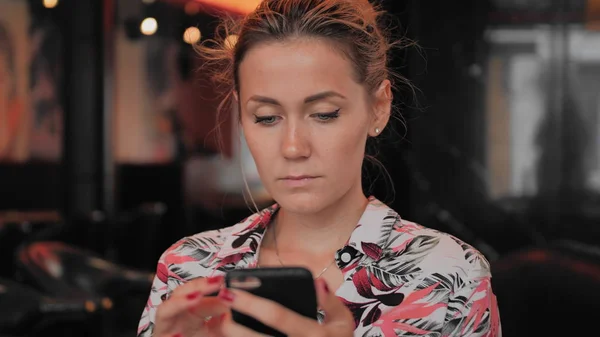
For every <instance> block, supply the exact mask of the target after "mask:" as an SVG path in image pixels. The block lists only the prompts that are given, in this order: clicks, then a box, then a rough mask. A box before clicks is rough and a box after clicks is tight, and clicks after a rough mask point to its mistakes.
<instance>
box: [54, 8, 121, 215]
mask: <svg viewBox="0 0 600 337" xmlns="http://www.w3.org/2000/svg"><path fill="white" fill-rule="evenodd" d="M112 3H113V1H112V0H86V1H81V0H66V1H64V2H63V3H61V5H62V6H65V11H66V12H67V13H68V14H67V15H66V16H67V17H68V18H69V20H68V22H66V23H64V24H65V26H66V27H65V28H66V29H65V32H66V33H67V36H66V40H67V50H66V51H65V52H66V65H65V68H66V69H65V71H66V74H67V76H66V93H67V94H66V97H65V98H66V101H65V104H66V107H65V144H64V149H65V152H64V153H65V158H64V159H65V161H64V164H65V170H64V172H65V194H66V195H65V201H66V202H65V209H64V212H65V215H66V217H67V218H71V219H72V218H74V217H81V216H85V217H87V216H90V215H92V214H93V213H94V212H95V211H99V212H100V213H96V214H101V215H102V216H103V217H106V216H108V217H110V216H112V213H113V212H114V210H113V205H114V201H113V194H114V193H113V167H114V165H113V160H112V145H111V141H112V132H111V131H112V130H111V125H112V122H111V112H112V106H111V105H110V96H111V95H110V93H111V91H112V89H111V83H110V79H111V78H112V76H111V75H110V70H111V69H110V66H111V64H112V63H111V62H109V61H110V60H111V58H110V55H111V51H112V48H108V47H109V46H110V44H109V43H107V42H110V41H112V21H111V20H112V17H113V15H112V14H113V13H112Z"/></svg>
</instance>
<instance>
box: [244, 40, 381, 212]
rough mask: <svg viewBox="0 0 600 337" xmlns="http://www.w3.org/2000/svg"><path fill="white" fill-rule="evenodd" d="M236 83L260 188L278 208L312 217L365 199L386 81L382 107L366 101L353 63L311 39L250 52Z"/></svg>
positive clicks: (259, 48)
mask: <svg viewBox="0 0 600 337" xmlns="http://www.w3.org/2000/svg"><path fill="white" fill-rule="evenodd" d="M239 81H240V83H239V85H240V92H239V96H238V100H239V106H240V114H241V123H242V127H243V131H244V135H245V137H246V140H247V143H248V147H249V149H250V152H251V153H252V156H253V158H254V160H255V162H256V166H257V168H258V172H259V174H260V177H261V180H262V182H263V185H264V186H265V188H266V189H267V191H268V192H269V194H270V195H271V196H272V197H273V198H274V199H275V200H276V201H277V202H278V203H279V204H280V205H281V206H282V207H284V208H285V209H286V210H288V211H292V212H298V213H314V212H318V211H320V210H322V209H324V208H326V207H328V206H330V205H332V204H334V203H336V202H337V201H339V200H341V199H342V198H344V197H348V196H351V197H357V196H359V195H360V196H364V195H363V191H362V186H361V167H362V162H363V158H364V153H365V144H366V140H367V137H368V136H369V135H371V136H376V133H375V128H376V127H377V128H379V129H380V130H381V129H383V128H384V127H385V124H386V123H387V120H388V116H389V112H390V110H389V109H390V103H389V99H387V98H389V81H384V83H382V87H381V88H380V89H379V90H378V92H379V94H377V95H378V96H381V97H382V98H383V100H381V101H382V102H384V103H377V99H376V100H375V101H374V100H372V99H369V96H368V94H367V92H366V90H365V88H364V86H362V85H361V84H359V83H357V82H356V81H355V80H354V79H353V69H352V66H351V63H350V62H349V61H348V60H346V59H345V58H344V57H342V56H341V54H340V53H339V52H337V51H335V50H334V49H333V48H332V44H331V43H329V44H328V43H327V42H323V41H319V40H315V39H312V40H308V39H307V40H295V41H290V42H286V43H272V44H265V45H260V46H257V47H255V48H253V49H251V50H250V51H249V52H248V53H247V54H246V56H245V58H244V60H243V61H242V63H241V64H240V67H239ZM377 95H376V96H377ZM384 96H385V97H384Z"/></svg>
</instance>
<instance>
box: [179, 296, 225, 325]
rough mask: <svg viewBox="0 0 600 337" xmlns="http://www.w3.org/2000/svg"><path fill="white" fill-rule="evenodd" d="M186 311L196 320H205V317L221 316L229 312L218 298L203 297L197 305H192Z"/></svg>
mask: <svg viewBox="0 0 600 337" xmlns="http://www.w3.org/2000/svg"><path fill="white" fill-rule="evenodd" d="M188 311H189V312H190V314H192V315H194V316H195V317H198V319H206V318H207V317H212V318H214V317H219V316H221V315H222V314H224V313H226V312H228V311H229V307H228V306H227V305H226V304H225V303H223V300H221V299H220V298H217V297H204V298H203V299H202V300H201V301H200V302H199V303H198V304H196V305H192V306H191V307H190V308H189V310H188ZM211 321H212V319H211Z"/></svg>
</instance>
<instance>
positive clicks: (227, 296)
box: [219, 288, 235, 302]
mask: <svg viewBox="0 0 600 337" xmlns="http://www.w3.org/2000/svg"><path fill="white" fill-rule="evenodd" d="M219 298H220V299H222V300H224V301H226V302H233V300H234V299H235V295H234V294H233V293H232V292H231V291H229V290H228V289H227V288H223V289H221V291H220V292H219Z"/></svg>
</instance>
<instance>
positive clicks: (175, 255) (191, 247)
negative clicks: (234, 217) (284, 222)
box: [160, 213, 260, 265]
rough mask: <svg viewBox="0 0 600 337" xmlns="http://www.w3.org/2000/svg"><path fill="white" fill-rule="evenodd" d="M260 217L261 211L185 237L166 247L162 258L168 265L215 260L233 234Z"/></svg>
mask: <svg viewBox="0 0 600 337" xmlns="http://www.w3.org/2000/svg"><path fill="white" fill-rule="evenodd" d="M259 219H260V213H255V214H252V215H250V216H249V217H247V218H245V219H243V220H242V221H240V222H238V223H236V224H234V225H232V226H229V227H224V228H221V229H214V230H210V231H205V232H200V233H197V234H193V235H189V236H186V237H183V238H181V239H179V240H178V241H177V242H175V243H174V244H172V245H171V246H170V247H169V248H168V249H166V250H165V251H164V253H163V254H162V256H161V258H160V260H161V261H163V263H165V264H167V265H171V264H181V263H185V262H195V263H198V262H203V261H205V260H213V259H214V257H215V256H216V255H218V254H219V252H221V250H222V249H223V248H224V246H225V245H226V244H227V242H228V240H230V238H231V237H232V236H234V235H235V234H237V233H240V232H243V231H245V230H248V228H250V227H252V226H255V225H256V222H257V220H259Z"/></svg>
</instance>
